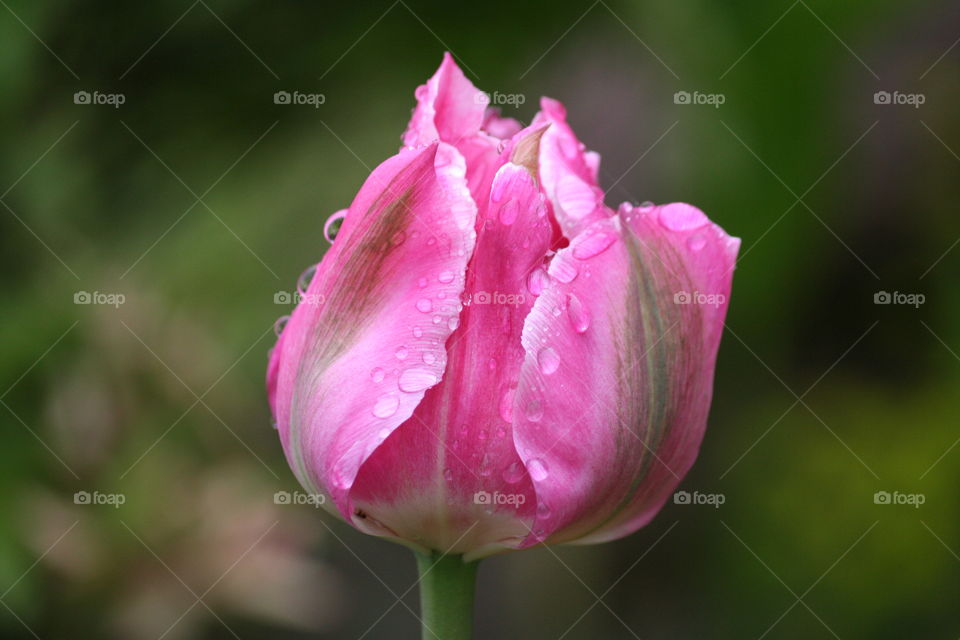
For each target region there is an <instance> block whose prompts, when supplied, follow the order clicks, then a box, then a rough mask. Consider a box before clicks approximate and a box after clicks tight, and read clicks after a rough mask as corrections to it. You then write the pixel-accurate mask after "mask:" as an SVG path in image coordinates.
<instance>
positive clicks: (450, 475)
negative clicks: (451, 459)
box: [443, 467, 453, 481]
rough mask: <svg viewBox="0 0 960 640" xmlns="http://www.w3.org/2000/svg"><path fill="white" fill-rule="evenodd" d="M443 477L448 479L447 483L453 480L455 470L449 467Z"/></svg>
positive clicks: (444, 471)
mask: <svg viewBox="0 0 960 640" xmlns="http://www.w3.org/2000/svg"><path fill="white" fill-rule="evenodd" d="M443 477H444V478H446V479H447V481H450V480H453V469H451V468H450V467H447V468H446V469H444V470H443Z"/></svg>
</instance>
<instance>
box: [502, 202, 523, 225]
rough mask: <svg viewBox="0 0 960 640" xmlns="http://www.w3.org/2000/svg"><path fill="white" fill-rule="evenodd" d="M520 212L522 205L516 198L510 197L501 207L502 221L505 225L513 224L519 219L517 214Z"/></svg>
mask: <svg viewBox="0 0 960 640" xmlns="http://www.w3.org/2000/svg"><path fill="white" fill-rule="evenodd" d="M519 212H520V205H519V204H517V201H516V199H514V198H510V199H509V200H507V202H506V203H504V204H503V206H501V207H500V222H502V223H503V224H505V225H511V224H513V223H514V222H516V221H517V214H518V213H519Z"/></svg>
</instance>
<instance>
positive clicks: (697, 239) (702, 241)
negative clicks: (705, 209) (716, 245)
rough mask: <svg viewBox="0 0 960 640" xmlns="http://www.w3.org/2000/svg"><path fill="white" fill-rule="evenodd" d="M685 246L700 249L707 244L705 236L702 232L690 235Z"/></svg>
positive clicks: (693, 249)
mask: <svg viewBox="0 0 960 640" xmlns="http://www.w3.org/2000/svg"><path fill="white" fill-rule="evenodd" d="M687 246H688V247H689V248H690V250H691V251H700V250H701V249H703V248H704V247H705V246H707V237H706V235H704V234H702V233H698V234H696V235H693V236H690V238H689V239H688V240H687Z"/></svg>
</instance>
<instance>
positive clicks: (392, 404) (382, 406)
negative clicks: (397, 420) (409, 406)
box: [373, 393, 400, 418]
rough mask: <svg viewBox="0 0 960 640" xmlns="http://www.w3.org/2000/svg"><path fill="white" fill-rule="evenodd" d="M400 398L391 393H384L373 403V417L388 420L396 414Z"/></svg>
mask: <svg viewBox="0 0 960 640" xmlns="http://www.w3.org/2000/svg"><path fill="white" fill-rule="evenodd" d="M399 406H400V398H398V397H397V396H396V395H394V394H392V393H385V394H384V395H382V396H380V397H379V398H377V401H376V402H375V403H373V415H374V416H376V417H377V418H389V417H390V416H392V415H393V414H395V413H396V412H397V408H398V407H399Z"/></svg>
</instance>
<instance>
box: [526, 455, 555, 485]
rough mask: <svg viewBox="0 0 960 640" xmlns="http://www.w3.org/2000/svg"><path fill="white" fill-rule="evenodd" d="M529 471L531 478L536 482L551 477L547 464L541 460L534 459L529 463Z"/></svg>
mask: <svg viewBox="0 0 960 640" xmlns="http://www.w3.org/2000/svg"><path fill="white" fill-rule="evenodd" d="M527 471H529V472H530V478H531V479H532V480H533V481H534V482H541V481H543V480H546V478H547V476H548V475H550V472H549V471H547V465H546V463H545V462H544V461H543V460H541V459H540V458H534V459H532V460H531V461H530V462H528V463H527Z"/></svg>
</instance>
